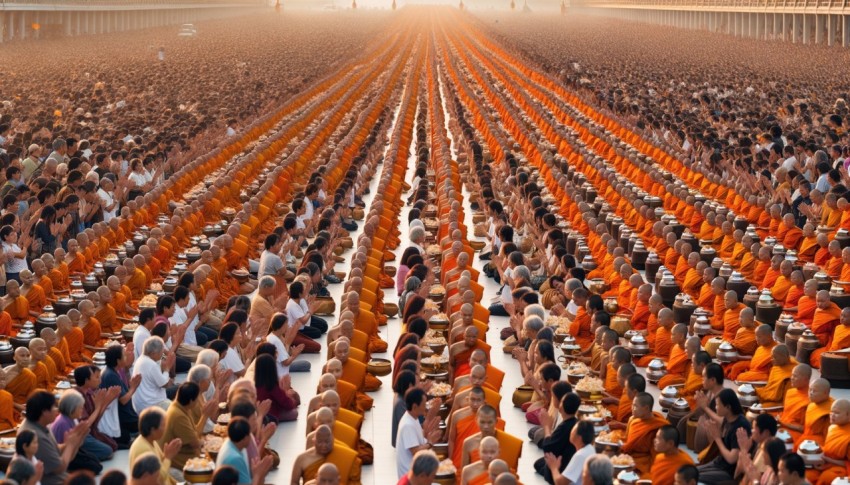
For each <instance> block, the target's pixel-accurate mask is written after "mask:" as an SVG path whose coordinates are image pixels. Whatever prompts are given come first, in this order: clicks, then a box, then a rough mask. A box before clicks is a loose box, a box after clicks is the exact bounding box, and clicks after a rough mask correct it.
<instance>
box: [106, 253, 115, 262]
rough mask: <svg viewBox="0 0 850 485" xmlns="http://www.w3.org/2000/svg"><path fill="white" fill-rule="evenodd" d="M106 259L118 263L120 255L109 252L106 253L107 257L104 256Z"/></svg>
mask: <svg viewBox="0 0 850 485" xmlns="http://www.w3.org/2000/svg"><path fill="white" fill-rule="evenodd" d="M104 259H105V260H106V261H108V262H110V263H117V262H118V255H117V254H112V253H109V254H107V255H106V258H104Z"/></svg>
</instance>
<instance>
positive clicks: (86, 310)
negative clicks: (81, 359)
mask: <svg viewBox="0 0 850 485" xmlns="http://www.w3.org/2000/svg"><path fill="white" fill-rule="evenodd" d="M78 309H79V312H80V323H79V328H80V329H81V330H82V331H83V342H84V345H85V347H86V350H88V351H89V352H90V353H91V354H94V352H96V351H97V350H98V349H100V348H101V347H103V346H104V344H105V340H104V337H105V336H104V335H103V332H102V330H101V326H100V322H99V321H98V320H97V318H95V317H94V313H95V310H94V303H92V302H91V300H83V301H81V302H80V304H79V305H78Z"/></svg>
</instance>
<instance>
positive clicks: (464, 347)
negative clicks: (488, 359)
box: [449, 327, 490, 376]
mask: <svg viewBox="0 0 850 485" xmlns="http://www.w3.org/2000/svg"><path fill="white" fill-rule="evenodd" d="M478 349H480V350H483V351H484V352H485V353H487V354H489V352H490V346H489V345H488V344H487V343H486V342H483V341H481V340H479V339H478V329H477V328H476V327H467V328H466V330H464V333H463V341H461V342H457V343H455V344H453V345H452V346H451V347H450V348H449V368H450V369H451V375H453V376H462V375H465V374H468V373H469V371H470V370H471V368H470V366H469V358H470V357H471V356H472V352H473V351H475V350H478Z"/></svg>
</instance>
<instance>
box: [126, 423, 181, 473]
mask: <svg viewBox="0 0 850 485" xmlns="http://www.w3.org/2000/svg"><path fill="white" fill-rule="evenodd" d="M148 452H150V453H153V454H155V455H156V456H157V457H159V461H160V463H162V466H161V467H160V469H159V478H160V483H165V484H167V485H176V483H177V481H176V480H174V478H172V477H171V474H170V473H169V472H168V470H169V469H170V468H171V460H169V459H168V458H166V457H165V455H163V453H162V449H160V447H159V443H157V442H156V441H154V442H150V441H148V440H146V439H145V438H144V437H142V436H141V435H139V436H138V437H137V438H136V439H135V440H133V444H132V445H131V446H130V463H135V461H136V460H137V459H138V458H139V457H140V456H142V455H143V454H145V453H148Z"/></svg>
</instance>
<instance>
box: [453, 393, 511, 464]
mask: <svg viewBox="0 0 850 485" xmlns="http://www.w3.org/2000/svg"><path fill="white" fill-rule="evenodd" d="M476 417H477V420H478V428H479V429H480V430H481V431H479V432H478V433H475V434H474V435H472V436H470V437H469V438H467V439H466V440H464V442H463V449H462V451H461V465H463V466H466V465H469V464H470V463H474V462H476V461H478V459H479V456H478V445H479V443H481V439H482V438H484V437H485V436H492V437H494V438H496V439H497V440H498V441H499V449H500V450H501V451H500V453H499V454H500V456H499V457H500V458H501V459H503V460H505V462H506V463H507V464H508V466H509V467H511V469H512V470H516V469H517V467H518V466H519V457H520V455H522V440H521V439H519V438H516V437H514V436H511V435H509V434H507V433H505V432H504V431H500V430H498V429H496V410H495V409H493V407H492V406H489V405H487V404H485V405H483V406H481V408H480V409H479V410H478V414H477V415H476Z"/></svg>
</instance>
